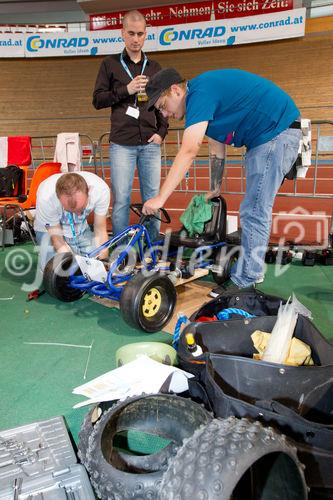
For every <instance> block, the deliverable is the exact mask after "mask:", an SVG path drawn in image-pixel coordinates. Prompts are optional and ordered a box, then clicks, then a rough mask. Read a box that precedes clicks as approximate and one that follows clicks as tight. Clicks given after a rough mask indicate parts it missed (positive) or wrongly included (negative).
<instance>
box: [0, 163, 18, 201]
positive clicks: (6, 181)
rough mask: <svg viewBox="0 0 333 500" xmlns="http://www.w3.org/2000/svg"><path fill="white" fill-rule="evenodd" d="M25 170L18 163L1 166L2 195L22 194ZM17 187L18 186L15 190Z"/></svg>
mask: <svg viewBox="0 0 333 500" xmlns="http://www.w3.org/2000/svg"><path fill="white" fill-rule="evenodd" d="M22 179H23V170H22V169H21V168H19V167H18V166H17V165H8V166H7V167H4V168H0V197H3V198H5V197H7V196H13V195H14V193H15V195H17V196H19V195H21V194H22ZM15 188H17V189H16V190H15Z"/></svg>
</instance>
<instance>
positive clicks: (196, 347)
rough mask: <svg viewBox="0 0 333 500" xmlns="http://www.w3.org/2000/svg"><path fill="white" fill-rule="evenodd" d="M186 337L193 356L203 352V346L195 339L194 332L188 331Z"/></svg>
mask: <svg viewBox="0 0 333 500" xmlns="http://www.w3.org/2000/svg"><path fill="white" fill-rule="evenodd" d="M185 339H186V344H187V349H188V351H189V352H190V353H191V354H192V356H194V357H195V358H196V357H198V356H201V355H202V354H203V351H202V349H201V347H200V346H199V345H198V344H197V343H196V341H195V339H194V335H193V333H187V334H186V335H185Z"/></svg>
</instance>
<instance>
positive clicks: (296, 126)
mask: <svg viewBox="0 0 333 500" xmlns="http://www.w3.org/2000/svg"><path fill="white" fill-rule="evenodd" d="M288 128H298V129H301V128H302V127H301V122H299V121H294V122H292V124H291V125H289V127H288Z"/></svg>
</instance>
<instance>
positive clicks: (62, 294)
mask: <svg viewBox="0 0 333 500" xmlns="http://www.w3.org/2000/svg"><path fill="white" fill-rule="evenodd" d="M73 274H76V275H79V274H81V271H80V269H79V268H78V265H77V264H76V262H75V257H74V255H73V254H72V253H69V252H68V253H57V254H56V255H55V256H54V257H52V259H50V260H49V261H48V263H47V264H46V266H45V269H44V275H43V284H44V288H45V290H46V292H47V293H48V294H49V295H51V297H55V298H56V299H59V300H61V301H63V302H74V301H75V300H78V299H80V298H81V297H82V296H83V295H84V293H85V292H84V291H83V290H78V289H76V288H71V287H69V286H68V279H69V276H70V275H73Z"/></svg>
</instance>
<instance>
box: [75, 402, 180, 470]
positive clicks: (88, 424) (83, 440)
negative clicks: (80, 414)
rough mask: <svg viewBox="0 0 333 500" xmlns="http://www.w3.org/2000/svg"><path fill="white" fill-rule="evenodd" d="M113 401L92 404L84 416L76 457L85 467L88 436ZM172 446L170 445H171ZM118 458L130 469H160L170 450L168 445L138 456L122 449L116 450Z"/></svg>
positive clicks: (113, 404)
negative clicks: (152, 453)
mask: <svg viewBox="0 0 333 500" xmlns="http://www.w3.org/2000/svg"><path fill="white" fill-rule="evenodd" d="M115 405H116V402H115V401H105V402H103V403H99V404H98V405H96V406H94V408H92V409H91V410H90V411H89V412H88V413H87V414H86V416H85V417H84V420H83V422H82V425H81V429H80V432H79V442H78V457H79V459H80V462H81V463H82V464H83V465H84V466H85V467H87V454H88V448H89V438H90V435H91V434H92V431H93V429H94V427H95V425H96V424H97V422H98V421H99V420H100V419H101V417H102V415H103V414H104V413H106V412H107V411H108V410H109V409H110V408H111V407H112V406H115ZM171 446H172V445H171ZM117 453H118V454H119V456H120V459H121V460H122V461H123V462H124V463H125V464H126V466H127V467H130V468H131V469H133V470H134V469H140V470H143V471H147V472H154V471H157V470H160V468H161V467H162V465H163V464H165V462H166V460H167V458H168V456H169V454H170V453H171V450H170V449H169V446H167V447H166V448H164V449H163V450H162V451H161V452H159V453H154V455H152V456H144V457H142V456H140V455H133V454H130V453H128V452H126V451H124V450H121V449H119V450H117Z"/></svg>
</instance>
